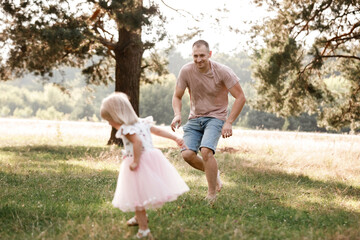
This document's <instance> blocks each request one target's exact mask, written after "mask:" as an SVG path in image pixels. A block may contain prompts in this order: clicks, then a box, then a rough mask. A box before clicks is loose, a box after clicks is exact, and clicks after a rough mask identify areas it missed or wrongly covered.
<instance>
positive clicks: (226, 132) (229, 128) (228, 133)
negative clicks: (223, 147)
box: [221, 122, 232, 138]
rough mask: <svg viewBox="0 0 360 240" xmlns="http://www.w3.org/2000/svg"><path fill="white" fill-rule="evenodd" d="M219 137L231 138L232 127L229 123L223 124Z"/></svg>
mask: <svg viewBox="0 0 360 240" xmlns="http://www.w3.org/2000/svg"><path fill="white" fill-rule="evenodd" d="M221 135H222V137H223V138H228V137H231V136H232V125H231V123H228V122H225V123H224V126H223V127H222V130H221Z"/></svg>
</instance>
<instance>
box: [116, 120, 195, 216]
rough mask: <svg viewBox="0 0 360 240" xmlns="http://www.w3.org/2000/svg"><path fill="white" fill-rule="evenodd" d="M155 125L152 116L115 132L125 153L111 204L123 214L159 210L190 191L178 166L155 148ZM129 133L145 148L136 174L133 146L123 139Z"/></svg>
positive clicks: (123, 126)
mask: <svg viewBox="0 0 360 240" xmlns="http://www.w3.org/2000/svg"><path fill="white" fill-rule="evenodd" d="M152 123H153V120H152V117H147V118H145V119H140V121H139V122H137V123H136V124H134V125H122V126H121V127H120V129H119V130H118V131H117V133H116V137H118V138H119V137H121V138H122V140H123V142H124V146H125V150H124V152H123V155H124V158H123V161H122V163H121V166H120V172H119V177H118V181H117V186H116V190H115V195H114V199H113V201H112V204H113V205H114V206H115V207H117V208H119V209H120V210H122V211H124V212H133V211H135V210H143V209H149V208H158V207H161V206H162V205H163V204H164V203H165V202H170V201H174V200H176V199H177V197H178V196H180V195H181V194H183V193H185V192H187V191H189V187H188V186H187V185H186V183H185V182H184V180H183V179H182V178H181V176H180V175H179V173H178V172H177V171H176V169H175V167H174V166H173V165H172V164H171V163H170V162H169V161H168V160H167V159H166V158H165V156H164V155H163V153H162V152H161V151H160V150H159V149H156V148H154V147H153V144H152V138H151V132H150V127H151V125H152ZM127 134H137V135H138V137H139V138H140V139H141V141H142V145H143V152H142V154H141V157H140V163H139V166H138V168H137V169H136V170H135V171H131V170H130V168H129V165H130V164H131V163H132V161H133V146H132V143H131V142H130V141H129V140H128V139H127V138H126V137H125V136H124V135H127Z"/></svg>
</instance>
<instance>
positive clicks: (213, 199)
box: [205, 195, 216, 205]
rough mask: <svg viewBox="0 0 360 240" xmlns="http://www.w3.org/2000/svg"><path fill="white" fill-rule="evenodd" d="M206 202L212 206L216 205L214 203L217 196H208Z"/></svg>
mask: <svg viewBox="0 0 360 240" xmlns="http://www.w3.org/2000/svg"><path fill="white" fill-rule="evenodd" d="M205 200H206V201H207V202H208V203H209V204H210V205H212V204H214V202H215V201H216V195H207V196H206V197H205Z"/></svg>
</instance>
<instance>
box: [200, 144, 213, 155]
mask: <svg viewBox="0 0 360 240" xmlns="http://www.w3.org/2000/svg"><path fill="white" fill-rule="evenodd" d="M203 147H206V148H208V149H211V150H212V151H213V154H215V152H216V148H215V149H213V148H212V147H209V146H205V145H203V146H200V147H199V149H201V148H203Z"/></svg>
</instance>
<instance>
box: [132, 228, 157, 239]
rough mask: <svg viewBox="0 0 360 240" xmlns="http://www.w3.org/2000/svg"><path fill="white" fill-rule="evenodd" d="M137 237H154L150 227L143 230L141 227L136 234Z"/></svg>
mask: <svg viewBox="0 0 360 240" xmlns="http://www.w3.org/2000/svg"><path fill="white" fill-rule="evenodd" d="M136 237H137V238H139V239H140V238H147V239H148V240H153V239H154V237H153V236H152V235H151V232H150V229H146V230H141V229H139V231H138V233H137V234H136Z"/></svg>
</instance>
